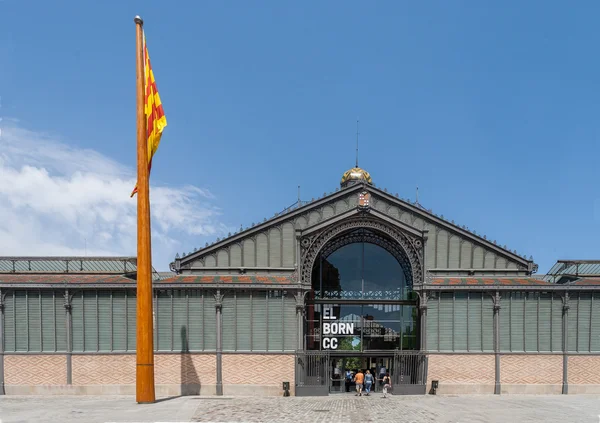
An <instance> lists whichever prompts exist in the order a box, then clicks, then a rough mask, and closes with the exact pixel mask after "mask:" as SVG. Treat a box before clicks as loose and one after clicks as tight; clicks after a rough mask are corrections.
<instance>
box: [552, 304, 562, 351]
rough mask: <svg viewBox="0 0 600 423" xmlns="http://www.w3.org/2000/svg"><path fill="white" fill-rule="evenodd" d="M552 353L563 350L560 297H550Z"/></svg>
mask: <svg viewBox="0 0 600 423" xmlns="http://www.w3.org/2000/svg"><path fill="white" fill-rule="evenodd" d="M551 302H552V351H553V352H560V351H562V350H563V345H562V344H563V324H562V309H563V304H562V299H561V297H560V295H554V294H553V295H552V301H551Z"/></svg>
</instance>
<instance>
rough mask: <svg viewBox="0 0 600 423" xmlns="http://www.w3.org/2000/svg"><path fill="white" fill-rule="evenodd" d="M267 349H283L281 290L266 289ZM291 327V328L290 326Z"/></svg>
mask: <svg viewBox="0 0 600 423" xmlns="http://www.w3.org/2000/svg"><path fill="white" fill-rule="evenodd" d="M268 295H269V297H268V302H269V308H268V310H269V315H268V317H267V319H268V324H269V333H268V347H269V348H268V349H269V351H282V350H283V317H284V316H283V296H282V291H268ZM290 329H292V328H290Z"/></svg>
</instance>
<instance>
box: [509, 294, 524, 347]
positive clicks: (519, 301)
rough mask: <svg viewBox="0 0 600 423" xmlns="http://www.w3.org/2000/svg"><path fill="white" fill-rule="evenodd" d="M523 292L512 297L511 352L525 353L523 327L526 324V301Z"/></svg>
mask: <svg viewBox="0 0 600 423" xmlns="http://www.w3.org/2000/svg"><path fill="white" fill-rule="evenodd" d="M524 295H525V294H523V293H522V292H512V293H511V295H510V302H511V305H510V348H511V351H518V352H521V351H524V347H525V345H524V342H525V340H524V338H523V337H524V333H523V325H524V323H525V321H524V318H525V299H524Z"/></svg>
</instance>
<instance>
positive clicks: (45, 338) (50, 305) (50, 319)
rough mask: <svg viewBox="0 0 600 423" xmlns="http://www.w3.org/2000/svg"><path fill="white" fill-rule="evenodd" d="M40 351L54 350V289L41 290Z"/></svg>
mask: <svg viewBox="0 0 600 423" xmlns="http://www.w3.org/2000/svg"><path fill="white" fill-rule="evenodd" d="M40 294H41V297H42V351H56V350H57V348H56V323H57V322H56V312H55V310H54V307H55V302H54V291H50V290H46V289H45V290H42V291H41V292H40Z"/></svg>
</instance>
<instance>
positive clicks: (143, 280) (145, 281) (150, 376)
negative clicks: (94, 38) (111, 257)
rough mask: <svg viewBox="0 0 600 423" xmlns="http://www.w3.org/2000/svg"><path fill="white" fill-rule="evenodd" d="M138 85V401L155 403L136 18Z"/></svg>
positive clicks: (139, 42) (139, 38)
mask: <svg viewBox="0 0 600 423" xmlns="http://www.w3.org/2000/svg"><path fill="white" fill-rule="evenodd" d="M134 22H135V30H136V37H135V38H136V86H137V95H136V97H137V189H138V190H137V322H136V323H137V325H136V327H137V333H136V346H137V347H136V349H137V357H136V401H137V402H138V403H153V402H155V400H156V396H155V390H154V348H153V337H152V334H153V328H152V253H151V248H150V187H149V184H150V181H149V179H148V174H149V170H148V134H147V131H146V115H145V113H144V106H145V92H144V86H145V78H144V33H143V29H142V26H143V25H144V21H142V18H140V17H139V16H136V17H135V19H134Z"/></svg>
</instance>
